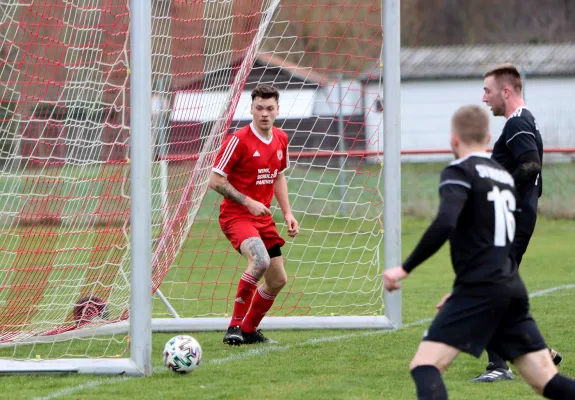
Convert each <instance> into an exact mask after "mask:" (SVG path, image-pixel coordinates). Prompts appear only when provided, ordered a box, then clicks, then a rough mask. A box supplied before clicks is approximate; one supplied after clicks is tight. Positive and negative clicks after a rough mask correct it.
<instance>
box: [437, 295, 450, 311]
mask: <svg viewBox="0 0 575 400" xmlns="http://www.w3.org/2000/svg"><path fill="white" fill-rule="evenodd" d="M449 296H451V293H447V294H446V295H445V296H443V298H442V299H441V301H440V302H439V303H437V305H436V306H435V309H436V310H437V312H439V311H441V309H442V308H443V305H444V304H445V302H446V301H447V299H448V298H449Z"/></svg>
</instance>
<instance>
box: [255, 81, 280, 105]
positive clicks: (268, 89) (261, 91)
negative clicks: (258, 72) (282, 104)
mask: <svg viewBox="0 0 575 400" xmlns="http://www.w3.org/2000/svg"><path fill="white" fill-rule="evenodd" d="M256 97H261V98H262V99H271V98H274V99H276V101H277V102H279V99H280V92H278V90H277V89H276V88H275V87H273V86H271V85H259V86H258V87H256V88H255V89H254V90H252V101H254V100H255V99H256Z"/></svg>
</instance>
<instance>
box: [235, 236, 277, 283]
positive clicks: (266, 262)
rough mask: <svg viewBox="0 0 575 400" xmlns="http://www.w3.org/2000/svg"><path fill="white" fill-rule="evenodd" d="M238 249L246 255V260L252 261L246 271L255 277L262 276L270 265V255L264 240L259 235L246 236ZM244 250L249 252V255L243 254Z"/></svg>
mask: <svg viewBox="0 0 575 400" xmlns="http://www.w3.org/2000/svg"><path fill="white" fill-rule="evenodd" d="M240 250H242V254H244V255H246V257H248V260H250V259H251V260H252V261H253V263H250V264H251V265H250V266H249V268H248V273H249V274H250V275H252V276H253V277H254V278H256V279H260V278H261V277H262V276H264V274H265V272H266V271H267V269H268V267H269V266H270V256H269V254H268V251H267V250H266V246H265V245H264V242H263V241H262V240H261V239H260V238H259V237H251V238H247V239H246V240H244V241H243V242H242V244H241V248H240ZM246 252H249V255H247V254H245V253H246Z"/></svg>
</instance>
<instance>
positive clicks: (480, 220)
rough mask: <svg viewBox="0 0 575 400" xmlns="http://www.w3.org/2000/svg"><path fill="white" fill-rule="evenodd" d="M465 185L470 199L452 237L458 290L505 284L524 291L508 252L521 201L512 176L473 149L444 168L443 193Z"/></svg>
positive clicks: (513, 291)
mask: <svg viewBox="0 0 575 400" xmlns="http://www.w3.org/2000/svg"><path fill="white" fill-rule="evenodd" d="M454 186H457V187H458V188H457V189H456V188H454ZM461 188H463V189H464V191H465V192H466V193H467V200H466V201H465V205H464V206H463V209H462V210H461V213H460V215H459V219H458V220H457V224H456V226H455V229H454V230H453V232H452V234H451V237H450V238H449V241H450V244H451V261H452V263H453V268H454V270H455V275H456V276H455V284H454V291H457V290H463V291H465V292H469V293H470V292H472V291H474V290H479V291H484V290H488V289H489V287H490V288H494V289H495V290H496V291H497V290H499V288H503V287H505V288H507V289H505V290H509V291H510V292H509V293H508V294H510V295H513V296H522V295H523V294H525V293H524V292H523V288H522V286H523V284H522V283H521V282H520V279H519V275H518V273H517V266H516V264H515V262H514V261H513V260H512V258H511V257H510V252H511V248H512V243H513V239H514V236H515V211H516V205H517V199H516V192H515V184H514V181H513V177H512V176H511V174H509V173H508V172H507V171H506V170H505V169H504V168H502V167H501V165H499V164H498V163H497V162H495V161H493V160H492V159H490V158H489V155H487V154H486V153H474V154H472V155H470V156H467V157H465V158H462V159H459V160H456V161H453V162H452V163H451V164H450V165H449V166H448V167H446V168H445V169H444V170H443V171H442V173H441V181H440V184H439V191H440V193H441V192H442V191H444V192H449V191H453V190H454V189H455V190H459V191H460V192H461Z"/></svg>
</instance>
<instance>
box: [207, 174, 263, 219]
mask: <svg viewBox="0 0 575 400" xmlns="http://www.w3.org/2000/svg"><path fill="white" fill-rule="evenodd" d="M209 187H210V189H212V190H215V191H216V192H218V193H219V194H221V195H222V196H224V197H225V198H226V199H230V200H233V201H235V202H237V203H239V204H241V205H242V206H245V207H246V208H247V209H248V210H249V212H250V213H251V214H252V215H255V216H264V215H271V211H270V210H269V208H267V207H266V206H265V205H263V204H262V203H260V202H259V201H255V200H253V199H251V198H249V197H248V196H246V195H245V194H243V193H240V192H239V191H238V190H237V189H236V188H235V187H233V186H232V184H231V183H230V182H228V180H227V179H226V177H225V176H223V175H220V174H218V173H217V172H214V171H212V172H211V174H210V182H209Z"/></svg>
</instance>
